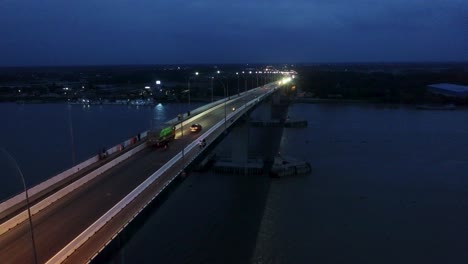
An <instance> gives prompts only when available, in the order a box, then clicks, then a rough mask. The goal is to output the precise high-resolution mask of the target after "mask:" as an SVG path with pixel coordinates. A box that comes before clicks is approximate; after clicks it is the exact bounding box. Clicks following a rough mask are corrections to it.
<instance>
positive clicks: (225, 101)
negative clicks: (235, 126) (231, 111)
mask: <svg viewBox="0 0 468 264" xmlns="http://www.w3.org/2000/svg"><path fill="white" fill-rule="evenodd" d="M218 73H219V71H218ZM217 80H218V81H219V82H220V83H221V85H222V86H223V89H224V130H225V131H226V128H227V124H226V121H227V118H226V116H227V111H226V107H227V106H226V103H227V93H228V90H227V89H226V86H225V85H224V83H223V82H222V81H221V80H220V79H219V78H218V79H217ZM227 85H229V84H227ZM228 87H229V86H228Z"/></svg>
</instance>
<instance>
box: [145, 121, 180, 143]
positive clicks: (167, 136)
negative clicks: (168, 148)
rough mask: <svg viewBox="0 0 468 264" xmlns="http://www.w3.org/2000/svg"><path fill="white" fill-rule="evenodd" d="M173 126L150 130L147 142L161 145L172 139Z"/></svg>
mask: <svg viewBox="0 0 468 264" xmlns="http://www.w3.org/2000/svg"><path fill="white" fill-rule="evenodd" d="M174 138H175V127H174V126H171V127H165V128H163V129H161V130H156V131H151V132H149V133H148V142H149V143H150V145H152V146H155V147H162V146H164V145H166V144H167V143H169V142H170V141H172V140H174Z"/></svg>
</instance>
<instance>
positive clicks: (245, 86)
mask: <svg viewBox="0 0 468 264" xmlns="http://www.w3.org/2000/svg"><path fill="white" fill-rule="evenodd" d="M244 74H245V72H244V71H242V77H243V78H244V92H247V78H245V75H244Z"/></svg>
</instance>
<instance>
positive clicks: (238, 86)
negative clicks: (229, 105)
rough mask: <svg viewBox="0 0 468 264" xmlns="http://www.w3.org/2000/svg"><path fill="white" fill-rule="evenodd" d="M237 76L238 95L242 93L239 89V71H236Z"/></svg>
mask: <svg viewBox="0 0 468 264" xmlns="http://www.w3.org/2000/svg"><path fill="white" fill-rule="evenodd" d="M236 76H237V96H239V95H240V91H239V73H238V72H236Z"/></svg>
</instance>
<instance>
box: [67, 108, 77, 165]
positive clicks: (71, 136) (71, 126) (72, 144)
mask: <svg viewBox="0 0 468 264" xmlns="http://www.w3.org/2000/svg"><path fill="white" fill-rule="evenodd" d="M68 127H69V128H70V140H71V152H72V165H73V166H75V161H76V158H75V139H74V137H73V123H72V116H71V104H70V102H68Z"/></svg>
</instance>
